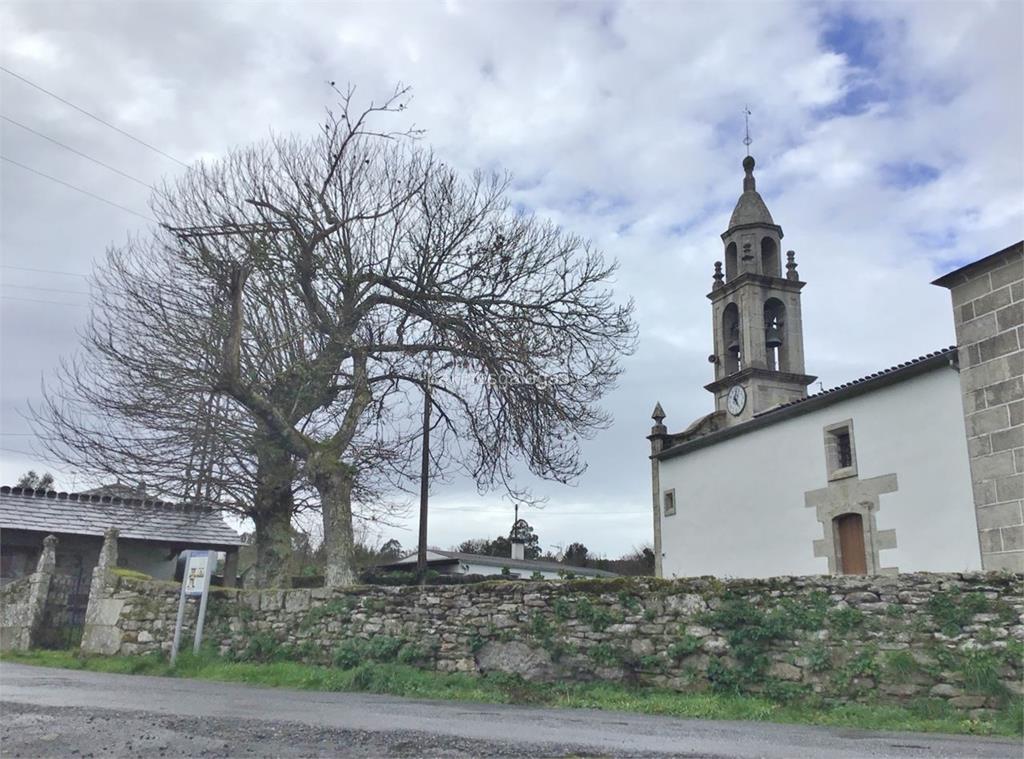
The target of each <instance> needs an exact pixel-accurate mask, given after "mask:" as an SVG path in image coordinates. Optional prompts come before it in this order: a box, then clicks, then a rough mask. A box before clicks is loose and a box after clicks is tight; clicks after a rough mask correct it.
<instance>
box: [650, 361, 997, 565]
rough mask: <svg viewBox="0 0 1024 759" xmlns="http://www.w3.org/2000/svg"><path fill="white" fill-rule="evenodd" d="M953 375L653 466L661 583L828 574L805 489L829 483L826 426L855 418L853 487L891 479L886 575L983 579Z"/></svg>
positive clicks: (927, 378) (888, 389)
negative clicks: (666, 511) (663, 508)
mask: <svg viewBox="0 0 1024 759" xmlns="http://www.w3.org/2000/svg"><path fill="white" fill-rule="evenodd" d="M960 393H961V388H960V382H959V377H958V373H957V371H956V370H955V369H953V368H951V367H941V368H937V369H934V370H932V371H929V372H926V373H924V374H920V375H917V376H916V377H912V378H910V379H907V380H904V381H902V382H897V383H895V384H892V385H888V386H885V387H882V388H879V389H877V390H874V391H871V392H868V393H865V394H863V395H858V396H855V397H853V398H849V399H845V400H840V401H837V402H836V403H834V404H832V405H829V406H826V407H823V408H820V409H818V410H815V411H811V412H808V413H806V414H802V415H798V416H795V417H791V418H789V419H786V420H784V421H781V422H777V423H775V424H771V425H768V426H766V427H763V428H761V429H757V430H753V431H751V432H749V433H746V434H742V435H738V436H737V437H734V438H731V439H728V440H724V441H722V442H720V443H717V444H714V445H710V446H708V447H706V448H700V449H697V450H695V451H692V452H690V453H687V454H684V455H681V456H677V457H675V458H671V459H667V460H664V461H662V462H661V465H660V467H661V469H660V477H661V490H662V493H664V491H666V490H669V489H674V490H675V501H676V514H675V515H674V516H662V518H661V520H662V521H661V531H662V551H663V554H664V556H663V573H664V576H665V577H684V576H693V575H703V574H713V575H719V576H733V577H770V576H776V575H802V574H825V573H827V572H828V564H827V560H826V559H825V558H816V557H815V556H814V550H813V542H814V540H815V539H819V538H822V535H823V527H822V524H821V523H820V522H819V521H818V519H817V514H816V512H815V509H814V508H808V507H806V506H805V502H804V494H805V493H806V492H807V491H811V490H816V489H819V488H824V487H826V486H827V485H828V479H827V468H826V454H825V445H824V428H825V427H826V426H828V425H831V424H834V423H837V422H842V421H844V420H847V419H852V420H853V429H854V447H855V451H856V459H857V470H858V476H859V478H860V479H861V480H865V479H868V478H871V477H877V476H881V475H887V474H891V473H895V474H896V476H897V478H898V490H896V491H895V492H892V493H886V494H883V495H881V499H880V509H879V511H878V512H877V529H878V530H880V531H881V530H887V529H894V530H895V531H896V541H897V546H896V548H893V549H889V550H882V551H881V552H880V559H881V565H882V566H883V567H896V568H898V569H899V571H900V572H908V571H958V570H969V569H980V567H981V560H980V550H979V545H978V531H977V524H976V521H975V516H974V506H973V495H972V489H971V476H970V470H969V465H968V456H967V442H966V436H965V434H964V420H963V408H962V405H961V399H960Z"/></svg>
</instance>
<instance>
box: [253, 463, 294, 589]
mask: <svg viewBox="0 0 1024 759" xmlns="http://www.w3.org/2000/svg"><path fill="white" fill-rule="evenodd" d="M256 477H257V484H256V502H255V504H254V509H253V514H252V519H253V522H254V523H255V524H256V565H255V566H254V567H253V583H252V584H253V585H254V586H255V587H258V588H288V587H291V557H292V514H293V513H294V511H295V497H294V495H293V493H292V481H293V479H294V467H293V465H292V462H291V459H290V458H289V457H288V455H287V454H284V453H282V452H280V451H274V450H272V451H267V450H262V451H259V453H258V454H257V467H256Z"/></svg>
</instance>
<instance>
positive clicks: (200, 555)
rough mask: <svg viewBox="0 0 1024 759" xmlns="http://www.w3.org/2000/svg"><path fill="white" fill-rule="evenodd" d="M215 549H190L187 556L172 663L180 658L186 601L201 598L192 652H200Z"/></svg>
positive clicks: (175, 625)
mask: <svg viewBox="0 0 1024 759" xmlns="http://www.w3.org/2000/svg"><path fill="white" fill-rule="evenodd" d="M216 557H217V554H216V553H214V552H213V551H188V552H187V553H186V556H185V575H184V577H182V578H181V596H180V597H179V598H178V619H177V620H176V621H175V623H174V642H173V643H172V644H171V664H174V660H175V659H177V658H178V647H179V646H180V645H181V627H182V624H183V623H184V621H185V602H186V601H187V600H188V599H189V598H195V597H198V598H199V614H198V615H197V616H196V635H195V643H194V644H193V645H192V652H193V653H196V654H198V653H199V646H200V645H201V644H202V642H203V622H204V621H205V617H206V600H207V598H208V597H209V595H210V578H211V577H212V576H213V569H214V561H215V560H216Z"/></svg>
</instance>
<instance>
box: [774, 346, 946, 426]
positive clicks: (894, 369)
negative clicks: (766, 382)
mask: <svg viewBox="0 0 1024 759" xmlns="http://www.w3.org/2000/svg"><path fill="white" fill-rule="evenodd" d="M939 356H942V357H945V358H951V359H952V358H956V346H955V345H951V346H949V347H948V348H943V349H941V350H937V351H933V352H931V353H925V354H924V355H923V356H918V357H917V358H912V359H910V361H905V362H903V363H902V364H896V366H890V367H889V368H888V369H882V370H880V371H877V372H874V373H872V374H868V375H866V376H864V377H860V378H858V379H855V380H851V381H850V382H844V383H843V384H842V385H836V386H835V387H830V388H829V389H828V390H823V391H821V392H820V393H815V394H814V395H808V396H807V397H806V398H800V399H799V400H796V401H790V402H789V403H782V404H780V405H778V406H774V407H773V408H770V409H768V410H767V411H765V412H763V413H761V414H758V416H757V417H756V418H758V419H760V418H761V417H764V416H768V415H769V414H774V413H776V412H777V411H781V410H782V409H784V408H789V407H791V406H796V405H798V404H801V403H807V402H808V401H811V400H814V399H816V398H824V397H825V396H829V395H835V394H836V393H841V394H843V395H846V394H847V393H848V391H850V390H851V389H852V388H854V387H857V386H859V385H864V384H867V383H869V382H872V381H874V380H879V379H882V378H884V377H888V376H890V375H893V374H899V373H901V372H905V371H906V370H907V369H910V368H912V367H915V366H917V365H919V364H923V363H926V362H928V361H931V360H934V359H936V358H938V357H939Z"/></svg>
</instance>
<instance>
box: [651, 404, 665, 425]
mask: <svg viewBox="0 0 1024 759" xmlns="http://www.w3.org/2000/svg"><path fill="white" fill-rule="evenodd" d="M664 418H665V409H663V408H662V407H661V402H660V401H659V402H658V403H655V404H654V411H652V412H651V419H653V420H654V421H656V422H657V423H658V424H661V422H662V420H663V419H664Z"/></svg>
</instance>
